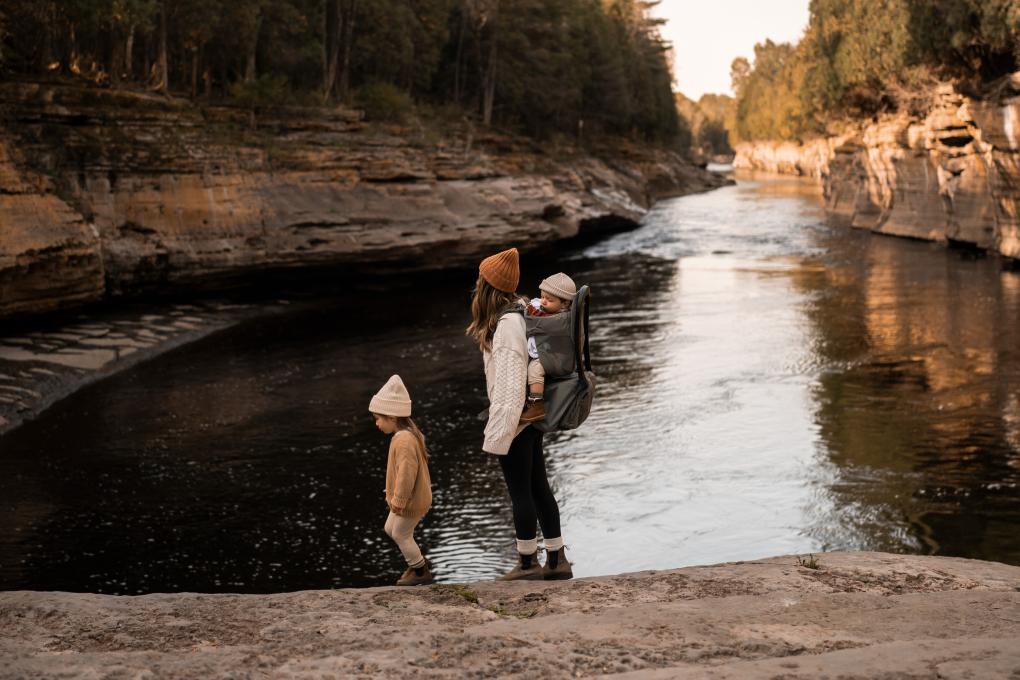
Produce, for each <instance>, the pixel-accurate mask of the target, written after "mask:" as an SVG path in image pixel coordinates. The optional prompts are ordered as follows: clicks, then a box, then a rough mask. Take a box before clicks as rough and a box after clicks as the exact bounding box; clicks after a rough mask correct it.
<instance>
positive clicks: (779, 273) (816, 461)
mask: <svg viewBox="0 0 1020 680" xmlns="http://www.w3.org/2000/svg"><path fill="white" fill-rule="evenodd" d="M567 255H568V256H566V257H564V256H563V255H562V254H561V256H559V257H556V258H553V257H548V258H546V259H544V260H543V259H542V258H540V257H538V256H532V257H529V258H526V260H525V262H526V264H527V265H528V266H527V268H526V270H525V271H524V272H523V274H522V282H523V286H522V289H523V290H527V291H532V290H533V289H535V288H536V287H537V283H538V281H539V280H541V278H543V277H545V276H547V275H549V274H550V273H552V272H554V271H557V270H561V269H562V270H565V271H567V272H569V273H570V274H571V275H572V276H574V277H575V279H577V280H578V281H582V282H587V283H590V284H591V286H592V289H593V291H594V297H593V315H592V331H593V336H592V349H593V360H594V363H595V366H596V371H597V372H598V375H599V379H600V392H599V396H598V400H597V403H596V408H595V410H594V411H593V413H592V416H591V418H590V419H589V421H588V423H586V424H585V426H584V428H582V429H581V430H580V431H578V432H576V433H561V434H558V435H555V436H552V437H550V439H549V443H548V446H547V452H548V457H549V470H550V474H551V477H552V483H553V486H554V488H555V490H556V492H557V496H558V498H559V499H560V502H561V510H562V513H563V522H564V527H565V529H564V535H565V537H566V539H567V542H568V552H569V554H570V556H571V559H572V561H574V563H575V573H577V574H579V575H590V574H604V573H614V572H622V571H631V570H636V569H645V568H666V567H676V566H681V565H685V564H695V563H710V562H718V561H723V560H731V559H745V558H754V557H761V556H766V555H774V554H781V553H790V552H806V551H810V550H818V549H820V548H867V549H883V550H893V551H916V552H938V553H941V554H952V555H966V556H974V557H985V558H989V559H998V560H1004V561H1010V562H1013V563H1020V532H1018V531H1017V529H1018V528H1020V491H1018V488H1017V482H1018V481H1020V480H1018V475H1020V446H1018V444H1020V376H1018V372H1020V350H1018V349H1017V348H1018V347H1020V343H1018V330H1020V329H1018V328H1017V324H1018V323H1020V276H1018V275H1017V274H1016V273H1011V272H1003V271H1001V270H1000V268H999V266H998V265H997V264H996V262H995V261H993V260H983V259H973V258H968V257H963V256H960V255H958V254H956V253H952V252H948V251H945V250H943V249H941V248H940V247H939V246H932V245H926V244H920V243H915V242H909V241H902V240H895V239H889V238H883V237H876V236H871V235H869V234H866V233H862V232H856V231H851V230H844V229H839V230H831V229H829V228H827V227H825V226H824V225H823V216H822V214H821V211H820V209H819V204H818V201H817V196H816V190H815V189H814V187H813V186H812V185H811V184H810V183H807V182H801V181H797V180H757V181H754V182H745V183H742V184H741V185H738V186H736V187H730V188H726V189H722V190H719V191H716V192H713V193H711V194H706V195H701V196H691V197H686V198H683V199H678V200H675V201H669V202H665V203H663V204H661V205H660V206H659V207H658V208H657V209H656V210H655V211H653V212H652V213H651V214H650V215H649V216H648V218H647V219H646V221H645V224H644V226H643V227H642V228H641V229H639V230H637V231H634V232H631V233H629V234H624V235H620V236H619V237H616V238H613V239H610V240H608V241H606V242H603V243H600V244H598V245H597V246H594V247H592V248H590V249H588V250H587V251H585V252H584V253H575V254H573V255H569V254H567ZM466 278H467V279H470V276H468V277H466ZM472 283H473V281H470V280H465V277H464V276H463V275H460V274H458V275H457V276H456V277H451V279H450V280H449V281H437V280H429V281H428V282H427V285H417V282H416V281H414V280H403V279H389V280H385V281H383V280H380V281H365V282H364V283H363V284H362V285H361V286H360V287H359V288H356V289H353V290H344V291H339V292H337V293H336V294H326V293H323V294H321V295H318V296H316V297H315V298H313V299H309V300H306V301H304V302H300V303H297V304H294V305H292V308H291V309H290V311H288V312H286V313H284V314H279V315H274V316H268V317H266V318H262V319H258V320H253V321H250V322H247V323H245V324H244V325H243V326H241V327H238V328H235V329H233V330H231V331H228V332H226V333H222V334H219V335H216V336H212V337H210V338H207V339H205V340H203V341H201V342H199V343H197V344H195V345H192V346H188V347H184V348H181V349H179V350H177V351H175V352H173V353H171V354H168V355H166V356H164V357H162V358H160V359H158V360H156V361H153V362H151V363H148V364H144V365H142V366H139V367H138V368H136V369H133V370H132V371H131V372H129V373H127V374H123V375H119V376H116V377H114V378H112V379H110V380H107V381H105V382H103V383H100V384H97V385H94V386H93V387H91V388H89V389H87V390H84V391H82V392H81V393H79V394H77V395H75V396H73V397H72V398H70V399H68V400H66V401H64V402H62V403H61V404H59V405H58V406H57V407H55V408H54V409H53V410H51V411H50V412H48V414H47V415H46V416H45V417H44V418H41V419H39V420H38V421H35V422H33V423H30V424H28V425H26V426H24V427H22V428H21V429H19V430H17V431H15V432H14V433H12V434H11V435H8V436H5V437H4V438H2V439H0V447H2V455H0V499H2V507H0V587H3V588H45V589H63V590H89V591H102V592H121V593H135V592H147V591H167V590H169V591H173V590H181V589H188V590H198V591H247V592H268V591H280V590H290V589H298V588H316V587H331V586H350V585H355V586H358V585H377V584H382V583H388V582H390V581H391V580H392V578H393V576H394V574H395V573H399V571H400V569H401V564H400V557H399V554H398V553H397V551H396V549H395V548H394V547H393V546H392V545H391V544H390V542H389V541H388V539H387V538H386V537H385V535H384V534H383V533H382V530H381V525H382V521H383V519H384V517H385V507H384V504H383V501H382V494H381V489H382V486H383V476H384V471H383V466H384V464H385V451H386V440H385V439H384V438H383V437H382V436H380V435H379V434H378V432H376V431H375V429H374V427H373V426H372V423H371V421H370V420H369V418H368V417H367V414H366V412H365V408H366V404H367V403H368V399H369V397H370V396H371V395H372V393H374V391H375V390H376V389H378V387H379V385H381V384H382V382H383V381H385V379H386V378H387V377H388V376H389V374H390V373H392V372H399V373H401V375H402V376H403V377H404V379H405V381H406V382H407V384H408V385H409V386H410V388H411V392H412V397H413V398H414V399H415V409H416V415H417V417H418V419H419V422H420V424H421V425H422V427H423V429H424V431H425V433H426V435H427V436H428V438H429V442H430V447H431V448H432V450H433V452H434V455H433V460H432V463H431V465H432V472H433V474H432V478H433V481H434V487H435V488H434V500H435V506H434V509H433V511H432V513H430V515H429V516H428V517H427V519H426V520H425V522H424V524H423V527H422V532H421V542H422V544H423V547H424V548H425V549H426V550H427V552H428V553H429V554H430V555H431V556H432V557H433V559H434V561H435V562H436V563H437V564H438V566H439V568H440V570H441V573H442V574H443V576H444V578H445V579H446V580H471V579H476V578H487V577H491V576H493V575H495V574H497V573H499V572H500V571H502V570H503V569H505V568H507V567H508V566H509V564H510V562H511V560H512V559H513V542H512V539H513V535H512V530H511V521H510V514H509V502H508V500H507V498H506V491H505V489H504V486H503V482H502V478H501V475H500V472H499V469H498V466H497V465H496V463H495V461H494V460H493V459H491V458H489V457H488V456H485V455H482V454H481V453H480V452H479V445H480V442H481V428H482V424H481V423H480V422H478V421H477V420H476V419H475V414H476V413H477V412H478V411H479V410H480V409H481V408H482V407H483V406H484V384H483V382H482V374H481V360H480V357H479V356H478V352H477V349H476V348H474V347H473V346H472V345H471V343H470V341H469V340H468V339H466V338H465V337H464V336H463V328H464V326H465V325H466V324H467V321H468V318H467V300H468V290H469V288H470V286H471V285H472Z"/></svg>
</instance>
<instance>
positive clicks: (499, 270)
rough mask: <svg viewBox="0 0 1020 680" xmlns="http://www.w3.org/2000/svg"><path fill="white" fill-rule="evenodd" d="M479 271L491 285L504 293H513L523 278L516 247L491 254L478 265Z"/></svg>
mask: <svg viewBox="0 0 1020 680" xmlns="http://www.w3.org/2000/svg"><path fill="white" fill-rule="evenodd" d="M478 273H479V274H481V275H482V278H484V279H485V280H486V281H488V282H489V285H490V286H492V287H493V288H495V289H496V290H501V291H503V292H504V293H513V292H515V291H516V290H517V284H518V283H519V282H520V280H521V268H520V264H519V256H518V254H517V249H516V248H510V249H509V250H504V251H503V252H501V253H496V254H495V255H490V256H488V257H487V258H485V259H484V260H482V263H481V264H480V265H479V266H478Z"/></svg>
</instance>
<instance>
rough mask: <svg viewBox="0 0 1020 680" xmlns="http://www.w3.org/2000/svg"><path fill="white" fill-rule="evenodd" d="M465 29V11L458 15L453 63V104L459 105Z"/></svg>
mask: <svg viewBox="0 0 1020 680" xmlns="http://www.w3.org/2000/svg"><path fill="white" fill-rule="evenodd" d="M466 29H467V9H466V8H465V9H462V10H461V13H460V31H458V33H457V57H456V58H455V59H454V62H453V103H454V104H460V91H461V81H460V69H461V64H462V62H463V56H464V33H465V31H466Z"/></svg>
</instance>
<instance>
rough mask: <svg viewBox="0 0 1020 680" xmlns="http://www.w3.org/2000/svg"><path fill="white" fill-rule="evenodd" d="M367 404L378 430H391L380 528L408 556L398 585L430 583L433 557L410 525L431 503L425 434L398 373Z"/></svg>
mask: <svg viewBox="0 0 1020 680" xmlns="http://www.w3.org/2000/svg"><path fill="white" fill-rule="evenodd" d="M368 410H369V411H370V412H371V413H372V416H373V417H375V426H376V427H378V428H379V430H380V431H382V433H383V434H392V435H393V438H392V439H390V452H389V457H388V459H387V461H386V504H387V505H388V506H389V508H390V514H389V516H388V517H387V518H386V525H385V527H384V528H383V530H384V531H385V532H386V535H387V536H389V537H390V538H392V539H393V540H394V542H396V544H397V547H398V548H400V552H401V553H402V554H403V556H404V559H405V560H407V570H406V571H405V572H404V573H403V575H402V576H401V577H400V579H399V580H398V581H397V585H398V586H416V585H419V584H423V583H432V581H434V580H435V579H434V577H433V575H432V563H431V562H429V561H428V560H427V559H426V558H425V557H424V556H423V555H422V554H421V550H419V548H418V544H417V543H415V542H414V537H413V536H412V534H413V533H414V528H415V527H416V526H418V522H420V521H421V518H422V517H424V516H425V513H426V512H428V510H429V508H430V507H431V505H432V480H431V479H430V478H429V466H428V449H427V448H425V437H424V436H423V435H422V433H421V430H419V429H418V426H417V425H415V424H414V421H413V420H411V397H410V395H408V393H407V388H406V387H404V383H403V381H402V380H401V379H400V376H399V375H394V376H392V377H391V378H390V379H389V380H388V381H386V384H385V385H383V388H382V389H381V390H379V392H378V394H376V395H375V396H374V397H372V401H371V402H370V403H369V405H368Z"/></svg>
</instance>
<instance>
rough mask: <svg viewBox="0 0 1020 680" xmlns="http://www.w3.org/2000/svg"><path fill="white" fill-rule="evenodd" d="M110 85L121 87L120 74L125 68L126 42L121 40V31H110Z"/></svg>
mask: <svg viewBox="0 0 1020 680" xmlns="http://www.w3.org/2000/svg"><path fill="white" fill-rule="evenodd" d="M110 41H111V45H110V85H112V86H113V87H120V73H121V68H122V67H123V66H124V51H123V47H124V41H123V40H121V39H120V31H117V30H111V31H110Z"/></svg>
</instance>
